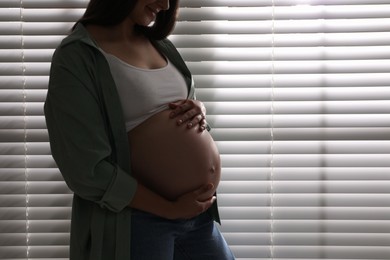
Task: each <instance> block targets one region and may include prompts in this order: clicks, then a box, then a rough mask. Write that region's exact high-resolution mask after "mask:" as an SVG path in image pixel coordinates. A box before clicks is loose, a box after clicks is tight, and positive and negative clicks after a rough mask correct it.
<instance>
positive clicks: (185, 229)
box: [131, 209, 235, 260]
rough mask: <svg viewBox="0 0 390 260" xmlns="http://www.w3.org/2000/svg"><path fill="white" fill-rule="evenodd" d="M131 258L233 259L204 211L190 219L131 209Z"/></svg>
mask: <svg viewBox="0 0 390 260" xmlns="http://www.w3.org/2000/svg"><path fill="white" fill-rule="evenodd" d="M131 221H132V223H131V259H132V260H234V259H235V258H234V256H233V254H232V252H231V251H230V249H229V247H228V245H227V244H226V241H225V239H224V238H223V237H222V235H221V233H220V232H219V230H218V229H217V227H216V226H215V224H214V221H213V219H212V218H211V216H210V215H209V214H208V213H203V214H201V215H199V216H197V217H195V218H193V219H190V220H168V219H164V218H160V217H158V216H155V215H153V214H150V213H147V212H143V211H139V210H134V209H133V213H132V220H131Z"/></svg>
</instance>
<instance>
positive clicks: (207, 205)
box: [199, 196, 217, 214]
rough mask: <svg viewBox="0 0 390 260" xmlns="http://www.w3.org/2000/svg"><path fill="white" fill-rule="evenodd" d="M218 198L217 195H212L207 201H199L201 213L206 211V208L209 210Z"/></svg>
mask: <svg viewBox="0 0 390 260" xmlns="http://www.w3.org/2000/svg"><path fill="white" fill-rule="evenodd" d="M216 200H217V197H215V196H212V197H211V198H209V199H208V200H206V201H203V202H199V207H200V208H199V214H202V213H203V212H205V211H206V210H208V209H209V208H210V207H211V206H212V205H213V203H214V202H215V201H216Z"/></svg>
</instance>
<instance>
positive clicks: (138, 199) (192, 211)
mask: <svg viewBox="0 0 390 260" xmlns="http://www.w3.org/2000/svg"><path fill="white" fill-rule="evenodd" d="M213 188H214V186H213V185H212V184H208V185H205V186H203V187H201V188H199V189H197V190H195V191H191V192H189V193H186V194H184V195H182V196H181V197H179V198H178V199H177V200H176V201H169V200H166V199H165V198H163V197H162V196H160V195H158V194H157V193H155V192H153V191H151V190H150V189H148V188H147V187H145V186H144V185H142V184H140V183H138V187H137V190H136V192H135V194H134V197H133V200H132V201H131V202H130V204H129V206H130V207H132V208H136V209H139V210H142V211H146V212H149V213H152V214H154V215H157V216H160V217H163V218H167V219H189V218H193V217H196V216H197V215H199V214H201V213H203V212H205V211H206V210H207V209H208V208H209V207H211V205H212V204H213V203H214V201H215V199H216V198H215V197H214V196H213V194H214V189H213ZM205 195H208V196H207V197H208V198H209V199H207V200H205V201H201V200H200V198H201V197H204V196H205Z"/></svg>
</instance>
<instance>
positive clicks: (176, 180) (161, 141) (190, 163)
mask: <svg viewBox="0 0 390 260" xmlns="http://www.w3.org/2000/svg"><path fill="white" fill-rule="evenodd" d="M169 113H170V111H169V110H164V111H162V112H160V113H158V114H156V115H154V116H153V117H151V118H149V119H148V120H147V121H145V122H143V123H142V124H141V125H139V126H137V127H136V128H134V129H133V130H132V131H131V132H129V133H128V137H129V145H130V151H131V168H132V172H133V175H134V176H135V177H136V178H137V179H138V180H139V181H140V182H141V183H143V184H144V185H145V186H147V187H149V188H151V189H152V190H154V191H155V192H157V193H159V194H160V195H162V196H164V197H166V198H167V199H170V200H174V199H176V198H177V197H178V196H180V195H182V194H184V193H186V192H189V191H191V190H195V189H197V188H199V187H200V186H202V185H206V184H208V183H213V184H214V187H215V189H216V188H217V186H218V183H219V181H220V175H221V163H220V157H219V152H218V149H217V146H216V144H215V143H214V140H213V139H212V137H211V135H210V134H209V133H208V132H207V131H203V132H200V131H199V129H198V127H194V128H192V129H187V128H186V126H185V125H182V126H178V125H177V124H176V120H174V119H171V118H169Z"/></svg>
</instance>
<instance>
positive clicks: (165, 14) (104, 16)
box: [73, 0, 179, 40]
mask: <svg viewBox="0 0 390 260" xmlns="http://www.w3.org/2000/svg"><path fill="white" fill-rule="evenodd" d="M137 1H138V0H90V2H89V4H88V6H87V9H86V10H85V13H84V15H83V16H82V17H81V18H80V19H79V20H78V21H77V23H76V24H75V26H74V27H73V29H74V28H75V27H76V25H77V24H78V23H81V24H83V25H87V24H95V25H101V26H113V25H117V24H119V23H121V22H122V21H123V20H124V19H126V17H128V16H129V14H130V13H131V11H132V10H133V9H134V7H135V5H136V3H137ZM178 7H179V0H169V9H168V10H162V11H160V12H159V13H158V14H157V17H156V20H155V22H154V23H153V25H152V26H141V25H136V30H137V31H140V32H142V33H144V34H145V35H146V36H147V37H149V38H151V39H153V40H162V39H164V38H166V37H167V36H168V35H169V34H170V33H171V32H172V30H173V28H174V27H175V23H176V17H177V10H178Z"/></svg>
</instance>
